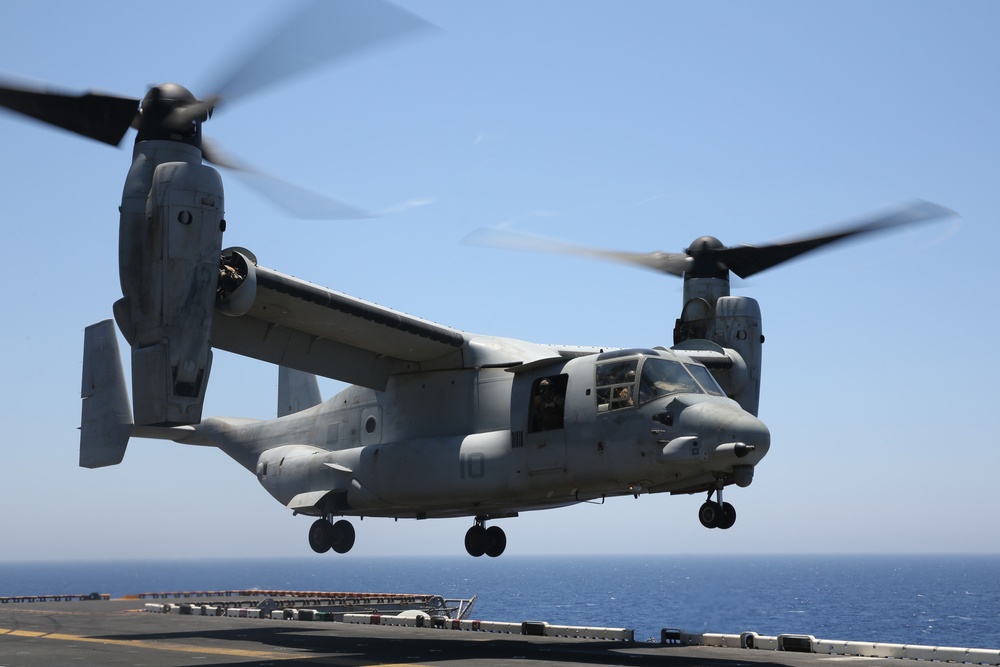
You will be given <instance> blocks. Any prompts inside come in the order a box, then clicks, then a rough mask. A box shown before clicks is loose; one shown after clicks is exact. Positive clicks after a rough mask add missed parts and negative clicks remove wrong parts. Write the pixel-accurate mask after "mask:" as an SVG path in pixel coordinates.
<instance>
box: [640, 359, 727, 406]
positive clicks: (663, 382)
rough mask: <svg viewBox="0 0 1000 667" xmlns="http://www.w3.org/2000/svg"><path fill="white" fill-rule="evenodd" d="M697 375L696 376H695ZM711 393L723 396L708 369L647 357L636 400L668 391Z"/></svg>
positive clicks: (642, 400) (649, 398)
mask: <svg viewBox="0 0 1000 667" xmlns="http://www.w3.org/2000/svg"><path fill="white" fill-rule="evenodd" d="M695 378H697V380H696V379H695ZM705 393H707V394H711V395H712V396H723V395H724V394H723V393H722V390H721V389H720V388H719V385H718V383H717V382H716V381H715V378H713V377H712V374H711V373H709V372H708V369H707V368H705V367H704V366H697V365H694V364H682V363H680V362H679V361H673V360H672V359H652V358H651V359H646V360H645V361H644V362H643V364H642V375H641V377H640V378H639V403H647V402H649V401H651V400H653V399H654V398H659V397H661V396H669V395H670V394H705Z"/></svg>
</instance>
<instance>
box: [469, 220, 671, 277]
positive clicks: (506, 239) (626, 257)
mask: <svg viewBox="0 0 1000 667" xmlns="http://www.w3.org/2000/svg"><path fill="white" fill-rule="evenodd" d="M462 243H467V244H470V245H478V246H485V247H490V248H506V249H508V250H532V251H536V252H546V253H552V254H555V255H573V256H576V257H590V258H593V259H606V260H611V261H613V262H623V263H625V264H632V265H636V266H643V267H646V268H648V269H655V270H657V271H663V272H664V273H669V274H671V275H674V276H683V275H684V271H685V269H686V268H687V266H688V264H689V262H690V258H689V257H688V256H687V255H686V254H684V253H676V252H659V251H657V252H650V253H639V252H619V251H617V250H604V249H601V248H591V247H588V246H582V245H576V244H574V243H566V242H564V241H555V240H552V239H546V238H542V237H540V236H531V235H529V234H520V233H518V232H511V231H507V230H501V229H477V230H476V231H474V232H472V233H471V234H469V235H468V236H466V237H465V238H464V239H462Z"/></svg>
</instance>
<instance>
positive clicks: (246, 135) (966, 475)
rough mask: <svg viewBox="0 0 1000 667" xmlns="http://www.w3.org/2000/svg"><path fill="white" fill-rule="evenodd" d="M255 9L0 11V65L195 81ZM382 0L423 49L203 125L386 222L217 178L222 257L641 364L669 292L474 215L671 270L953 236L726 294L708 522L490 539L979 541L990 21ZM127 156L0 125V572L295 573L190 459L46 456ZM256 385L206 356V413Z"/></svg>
mask: <svg viewBox="0 0 1000 667" xmlns="http://www.w3.org/2000/svg"><path fill="white" fill-rule="evenodd" d="M277 4H278V3H267V2H260V1H257V0H241V1H240V2H231V1H224V2H211V3H204V2H193V1H189V0H179V1H177V2H173V3H170V4H169V5H164V4H162V3H142V2H138V3H137V2H125V1H118V0H116V1H113V2H112V1H106V2H93V3H79V2H75V1H68V0H67V1H53V0H40V1H38V2H30V3H29V2H11V1H10V0H0V16H2V20H0V71H4V72H7V73H8V74H10V75H17V76H19V77H24V78H27V79H29V80H35V81H44V82H49V83H52V84H54V85H58V86H61V87H62V88H64V89H67V90H70V91H74V92H79V91H83V90H85V89H89V88H96V89H99V90H103V91H108V92H114V93H119V94H123V95H131V96H136V97H139V96H142V95H143V94H144V92H145V91H146V89H147V88H148V86H149V85H151V84H154V83H159V82H164V81H177V82H180V83H183V84H185V85H188V86H189V87H191V88H192V89H193V90H194V91H195V93H199V92H202V93H204V92H208V91H201V90H199V88H198V86H199V85H203V84H204V83H205V82H207V81H209V80H210V79H211V76H212V74H213V72H215V71H216V69H215V64H216V63H219V62H221V61H223V60H224V59H225V58H227V57H228V55H229V54H231V53H233V52H234V51H235V50H238V46H239V43H240V42H241V40H245V39H248V38H251V37H248V35H250V36H252V35H253V34H255V33H257V32H259V30H260V28H261V26H263V25H265V24H266V23H267V22H268V20H269V18H270V17H273V16H274V13H275V12H274V10H275V7H276V6H277ZM401 4H402V6H404V7H406V8H408V9H410V10H412V11H413V12H415V13H417V14H419V15H421V16H423V17H424V18H426V19H427V20H428V21H430V22H432V23H434V24H436V25H437V26H439V27H440V28H441V31H440V32H438V33H436V34H433V35H430V36H429V37H427V38H423V39H420V40H416V41H410V42H406V43H403V44H400V45H398V46H396V47H394V48H391V49H389V50H386V51H381V52H378V53H375V54H371V55H370V56H367V57H365V58H362V59H359V60H357V61H354V62H351V63H349V64H346V65H344V66H338V67H333V68H329V69H325V70H322V71H318V72H315V73H312V74H310V75H307V76H304V77H302V78H301V79H297V80H296V81H294V82H291V83H289V84H288V85H285V86H282V87H279V88H274V89H272V90H269V91H268V92H267V93H265V94H261V95H259V96H256V97H252V98H248V99H246V100H242V101H241V102H240V103H239V104H234V105H232V106H230V107H227V108H225V109H223V110H220V111H219V112H218V113H217V114H216V116H215V118H213V119H212V121H211V122H210V123H209V124H208V125H207V126H206V134H207V135H209V136H211V137H212V138H214V139H216V140H218V141H220V142H221V143H222V144H223V145H224V146H225V147H226V148H228V149H229V150H231V151H233V152H235V153H237V154H239V155H240V156H241V157H242V158H244V159H245V160H247V161H249V162H251V163H253V164H255V165H257V166H258V167H260V168H262V169H265V170H267V171H269V172H271V173H273V174H276V175H279V176H280V177H282V178H284V179H286V180H288V181H291V182H295V183H298V184H301V185H303V186H306V187H309V188H311V189H313V190H317V191H320V192H324V193H328V194H330V195H333V196H337V197H340V198H342V199H344V200H346V201H349V202H351V203H353V204H355V205H357V206H361V207H364V208H366V209H368V210H373V211H388V213H387V214H386V215H384V216H383V217H381V218H378V219H374V220H363V221H356V222H337V223H318V222H302V221H296V220H291V219H289V218H288V217H287V216H286V215H285V214H283V213H282V212H281V211H279V210H276V209H274V208H272V207H271V206H269V205H268V204H267V203H266V202H265V201H264V200H262V199H260V198H259V197H258V196H256V194H255V193H254V192H253V191H252V190H250V189H249V188H248V187H247V186H245V185H244V184H242V183H241V182H240V181H238V180H236V179H234V178H232V177H231V176H230V175H229V174H224V175H223V176H224V179H225V181H226V186H227V193H226V194H227V198H226V209H227V216H226V217H227V220H228V221H229V228H228V232H227V234H226V244H227V245H242V246H246V247H248V248H250V249H252V250H253V251H254V252H255V253H256V254H257V255H258V257H259V259H260V262H261V263H262V264H263V265H265V266H268V267H271V268H274V269H277V270H281V271H284V272H287V273H291V274H293V275H296V276H298V277H301V278H304V279H308V280H311V281H313V282H316V283H319V284H322V285H326V286H328V287H331V288H333V289H337V290H340V291H344V292H348V293H350V294H354V295H357V296H359V297H362V298H365V299H368V300H371V301H376V302H378V303H381V304H384V305H387V306H390V307H393V308H397V309H400V310H403V311H406V312H409V313H412V314H415V315H419V316H422V317H425V318H428V319H431V320H435V321H438V322H441V323H443V324H447V325H450V326H454V327H458V328H461V329H464V330H467V331H473V332H480V333H493V334H498V335H505V336H512V337H517V338H523V339H527V340H534V341H540V342H553V343H567V344H584V345H605V346H645V347H648V346H654V345H660V344H670V341H671V331H672V327H673V322H674V319H675V317H676V316H677V313H678V311H679V308H680V305H681V304H680V296H681V295H680V282H679V281H677V280H674V279H670V278H667V277H660V276H658V275H656V274H654V273H650V272H645V271H642V270H639V269H633V268H628V267H619V266H616V265H604V264H600V263H594V262H590V261H586V260H582V259H576V258H562V257H546V256H542V255H536V254H530V253H521V252H513V251H503V250H495V249H483V248H478V247H470V246H466V245H462V244H461V243H460V241H461V239H462V238H463V237H465V236H466V235H467V234H469V233H470V232H472V231H473V230H475V229H477V228H481V227H495V226H504V227H507V228H511V229H515V230H520V231H524V232H529V233H534V234H540V235H544V236H550V237H554V238H558V239H562V240H565V241H571V242H576V243H583V244H589V245H599V246H604V247H609V248H613V249H619V250H633V251H652V250H665V251H679V250H682V249H683V248H685V247H686V246H687V245H688V244H689V243H690V242H691V241H692V240H693V239H694V238H696V237H697V236H700V235H702V234H712V235H714V236H717V237H719V238H720V239H722V240H723V242H725V243H727V244H737V243H761V242H766V241H772V240H778V239H781V238H784V237H789V236H795V235H799V234H803V233H807V232H810V231H812V230H814V229H816V228H822V227H824V226H827V225H833V224H836V223H839V222H841V221H845V220H850V219H851V218H852V217H855V216H859V215H862V214H866V213H868V212H870V211H873V210H878V209H880V208H882V207H884V206H887V205H891V204H893V203H895V202H899V201H903V200H906V199H909V198H912V197H920V198H924V199H928V200H931V201H934V202H937V203H940V204H943V205H945V206H948V207H951V208H953V209H955V210H956V211H958V212H959V213H960V214H961V215H962V222H961V223H960V224H954V225H953V224H947V223H946V224H939V225H931V226H926V227H921V228H919V229H914V230H908V231H903V232H901V233H897V234H895V235H889V236H884V237H879V238H877V239H875V240H873V241H871V242H868V243H859V244H854V245H849V246H846V247H843V248H838V249H836V250H832V251H829V252H826V253H823V254H820V255H817V256H815V257H810V258H808V259H803V260H801V261H797V262H794V263H791V264H788V265H785V266H782V267H780V268H778V269H775V270H773V271H771V272H768V273H764V274H761V275H759V276H755V277H754V278H753V279H752V280H751V281H749V282H747V283H743V284H740V285H739V286H738V289H739V291H738V293H739V294H744V295H749V296H753V297H755V298H757V299H758V300H759V301H760V303H761V308H762V311H763V317H764V332H765V334H766V337H767V342H766V344H765V347H764V380H763V388H762V401H761V417H762V418H763V419H764V421H765V422H766V423H767V424H768V426H769V428H770V429H771V433H772V447H771V451H770V453H769V455H768V457H767V458H766V459H765V460H764V462H763V463H762V464H761V465H760V466H759V468H758V470H757V475H756V479H755V481H754V483H753V485H752V486H751V487H749V488H747V489H737V490H734V491H732V492H730V493H729V494H728V495H727V500H729V501H731V502H733V503H734V504H735V505H736V507H737V509H738V511H739V521H738V523H737V524H736V526H735V527H734V528H733V529H731V530H729V531H718V530H716V531H709V530H706V529H704V528H702V527H701V525H700V524H699V523H698V520H697V518H696V511H697V508H698V505H699V504H700V503H701V502H702V500H703V497H702V496H701V495H700V494H699V495H698V496H691V497H689V496H681V497H669V496H643V497H641V498H640V499H638V500H633V499H631V498H627V499H618V500H612V501H609V502H607V503H606V504H605V505H603V506H600V507H598V506H592V505H583V506H578V507H575V508H569V509H560V510H554V511H549V512H539V513H533V514H525V515H522V516H521V517H519V518H517V519H512V520H505V521H502V522H500V525H502V526H503V527H504V529H505V530H506V532H507V536H508V553H511V554H536V553H537V554H542V553H608V552H613V553H723V552H726V553H728V552H732V553H762V552H765V553H766V552H781V553H798V552H894V551H906V552H939V551H946V552H1000V528H997V522H996V520H995V516H994V514H995V513H994V510H993V506H994V504H995V497H994V488H995V487H996V482H995V476H996V471H997V469H998V468H1000V448H998V444H1000V436H998V435H997V428H996V424H997V421H996V419H997V417H996V413H997V410H996V403H997V398H998V390H997V378H998V377H1000V363H998V359H1000V355H998V353H997V348H996V346H995V341H994V339H995V335H994V333H995V330H996V329H997V324H998V322H997V307H998V305H1000V304H998V302H997V296H996V293H995V289H994V280H995V279H994V276H993V271H992V270H993V268H994V267H995V266H996V265H997V261H996V257H995V256H996V252H997V248H998V247H1000V187H998V183H1000V124H998V122H997V119H998V118H1000V100H998V95H1000V69H998V67H997V65H998V63H1000V41H998V40H997V39H996V27H997V25H1000V4H997V3H994V2H943V1H942V2H909V1H907V2H869V1H867V0H866V1H864V2H853V1H846V2H828V3H817V2H809V3H802V2H755V3H745V2H667V1H660V0H655V1H638V0H636V1H630V2H614V3H612V2H592V1H581V0H572V1H570V0H565V1H562V0H551V1H547V2H535V1H522V0H513V1H511V0H505V1H504V2H458V1H455V0H453V1H443V0H404V1H403V2H401ZM132 138H133V135H132V134H130V135H129V136H128V137H126V144H125V146H126V148H125V149H124V150H116V149H112V148H109V147H107V146H104V145H101V144H98V143H96V142H91V141H88V140H85V139H82V138H77V137H75V136H72V135H70V134H67V133H64V132H61V131H58V130H53V129H48V128H46V127H44V126H42V125H40V124H37V123H32V122H27V121H22V120H21V119H20V118H19V117H16V116H14V115H12V114H7V113H4V114H0V141H2V147H3V148H2V151H0V169H2V173H3V186H2V187H3V194H2V196H0V218H2V220H3V224H2V225H0V235H2V236H0V238H2V248H3V250H4V253H3V256H4V269H5V274H6V277H7V280H6V285H7V288H6V290H5V298H4V305H5V308H4V313H5V314H4V316H3V323H4V326H3V327H2V328H0V337H2V346H3V349H4V350H5V353H4V354H3V355H2V357H0V377H2V378H3V380H4V382H5V384H6V390H5V391H4V392H3V402H2V406H0V416H2V419H3V423H4V437H3V442H2V445H0V447H2V450H0V451H2V458H3V465H4V483H3V484H2V485H0V504H2V506H3V508H4V510H3V512H0V535H3V538H4V539H3V546H2V548H0V560H11V559H65V558H88V559H111V558H131V557H159V556H169V557H181V556H204V555H208V556H224V555H232V554H236V555H253V556H275V555H308V554H310V553H311V552H310V551H309V549H308V546H307V544H306V530H307V528H308V524H309V522H310V519H307V518H303V517H296V518H293V517H292V516H291V513H290V512H288V511H287V510H285V509H284V508H283V507H281V506H280V505H278V504H277V503H276V502H274V501H273V500H272V499H271V498H270V496H269V495H268V494H267V493H266V492H265V491H264V490H263V489H262V488H260V487H259V485H258V484H257V482H256V480H255V479H254V477H253V476H252V475H250V474H248V473H247V472H246V471H245V470H243V469H242V468H240V467H239V466H237V465H236V464H235V463H233V462H231V461H229V460H228V459H227V458H226V457H225V456H224V455H223V454H221V453H220V452H218V451H215V450H212V449H203V448H193V447H192V448H188V447H183V446H180V445H175V444H172V443H163V442H153V441H143V440H136V441H133V442H132V444H131V445H130V448H129V451H128V454H127V455H126V458H125V462H124V464H123V465H121V466H118V467H115V468H109V469H103V470H96V471H91V470H84V469H80V468H78V467H77V466H76V462H77V448H78V433H77V431H76V428H77V426H78V422H79V415H80V401H79V391H80V370H81V348H82V341H83V329H84V327H85V326H86V325H88V324H90V323H92V322H95V321H98V320H101V319H105V318H108V317H110V316H111V304H112V303H113V302H114V300H115V299H117V298H118V297H119V288H118V277H117V263H116V262H117V224H118V223H117V206H118V203H119V199H120V196H121V189H122V183H123V179H124V176H125V173H126V171H127V169H128V166H129V161H130V143H131V140H132ZM540 290H545V291H546V292H552V291H555V292H557V293H558V295H559V298H558V299H556V300H555V301H554V302H551V301H549V300H547V299H546V300H545V301H544V302H543V301H542V300H541V299H539V297H538V294H539V291H540ZM610 313H614V314H615V316H614V317H609V314H610ZM276 378H277V373H276V370H275V369H274V368H273V367H270V366H267V365H265V364H262V363H260V362H255V361H252V360H247V359H241V358H237V357H232V356H228V355H225V354H223V353H220V354H219V355H218V356H217V359H216V365H215V367H214V369H213V372H212V383H211V386H210V389H209V399H208V403H207V406H206V412H207V413H209V414H222V415H236V416H247V417H257V418H268V417H271V416H273V415H274V410H275V408H274V406H275V402H276ZM336 389H337V385H336V384H335V383H332V382H331V383H324V391H325V392H326V394H327V395H330V394H332V393H333V392H334V391H335V390H336ZM470 524H471V522H470V521H467V520H465V519H461V520H449V521H438V522H434V521H428V522H415V521H400V522H398V523H394V522H393V521H391V520H378V519H370V520H366V521H364V522H363V523H357V522H355V526H356V528H357V530H358V540H357V545H356V547H355V549H354V551H353V552H352V553H351V554H350V555H348V556H346V557H348V558H359V557H366V556H370V555H373V554H397V553H404V554H461V553H463V548H462V538H463V535H464V533H465V531H466V529H467V527H468V525H470ZM317 558H321V557H317ZM326 558H332V556H327V557H326Z"/></svg>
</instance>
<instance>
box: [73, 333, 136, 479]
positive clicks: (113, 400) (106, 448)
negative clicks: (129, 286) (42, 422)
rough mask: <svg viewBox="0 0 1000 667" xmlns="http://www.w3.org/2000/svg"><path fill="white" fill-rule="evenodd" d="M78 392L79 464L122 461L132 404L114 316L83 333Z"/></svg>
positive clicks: (128, 433) (116, 462) (130, 430)
mask: <svg viewBox="0 0 1000 667" xmlns="http://www.w3.org/2000/svg"><path fill="white" fill-rule="evenodd" d="M80 395H81V398H83V414H82V416H81V418H80V466H81V467H83V468H102V467H104V466H113V465H117V464H119V463H121V462H122V458H123V457H124V456H125V447H126V446H127V445H128V439H129V435H130V434H131V432H132V408H131V407H130V405H129V401H128V387H127V386H126V385H125V373H124V371H123V370H122V360H121V355H120V354H119V352H118V335H117V332H116V330H115V323H114V321H113V320H105V321H103V322H98V323H97V324H92V325H90V326H89V327H87V329H86V331H85V333H84V339H83V383H82V387H81V389H80Z"/></svg>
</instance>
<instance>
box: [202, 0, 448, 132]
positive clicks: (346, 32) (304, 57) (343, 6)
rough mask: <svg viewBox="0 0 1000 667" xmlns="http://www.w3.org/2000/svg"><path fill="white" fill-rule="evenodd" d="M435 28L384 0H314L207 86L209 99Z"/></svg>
mask: <svg viewBox="0 0 1000 667" xmlns="http://www.w3.org/2000/svg"><path fill="white" fill-rule="evenodd" d="M433 27H434V26H433V25H432V24H430V23H428V22H427V21H425V20H423V19H422V18H420V17H419V16H417V15H415V14H412V13H410V12H408V11H406V10H404V9H402V8H400V7H397V6H396V5H393V4H391V3H389V2H383V1H382V0H337V1H336V2H331V1H328V0H310V1H309V2H306V3H305V4H304V5H302V6H301V8H299V9H298V10H297V11H295V12H293V13H292V14H291V15H289V16H288V17H287V18H286V19H285V20H284V21H281V22H279V23H278V24H277V25H276V26H275V27H274V29H273V30H272V31H270V32H269V33H268V34H266V35H265V36H264V37H262V38H261V39H260V40H258V41H257V42H256V43H255V44H254V47H253V48H252V49H251V50H250V51H248V52H247V53H245V54H244V55H243V56H242V57H239V58H237V59H236V61H235V63H234V64H233V65H232V66H231V67H229V68H228V70H227V71H224V72H223V74H221V75H220V76H219V77H218V78H217V79H216V80H215V81H214V82H212V85H210V86H208V88H207V90H208V91H209V92H210V93H211V95H210V97H208V98H206V99H207V100H210V101H212V102H213V103H220V102H222V101H230V100H233V99H236V98H238V97H243V96H245V95H248V94H251V93H254V92H257V91H260V90H262V89H264V88H266V87H267V86H270V85H272V84H275V83H277V82H279V81H283V80H286V79H289V78H291V77H293V76H296V75H298V74H301V73H303V72H306V71H308V70H310V69H313V68H315V67H319V66H320V65H324V64H330V63H333V62H338V61H343V60H346V59H347V58H349V57H351V56H355V55H358V54H360V53H361V52H362V51H365V50H368V49H371V48H374V47H377V46H382V45H385V44H388V43H389V42H390V41H394V40H397V39H400V38H402V37H406V36H410V35H415V34H416V33H418V32H420V31H422V30H427V29H431V28H433ZM203 111H204V109H201V108H198V109H196V110H195V111H194V113H200V112H203Z"/></svg>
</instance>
